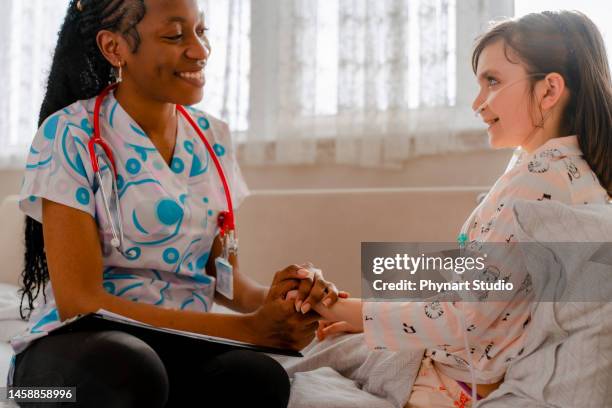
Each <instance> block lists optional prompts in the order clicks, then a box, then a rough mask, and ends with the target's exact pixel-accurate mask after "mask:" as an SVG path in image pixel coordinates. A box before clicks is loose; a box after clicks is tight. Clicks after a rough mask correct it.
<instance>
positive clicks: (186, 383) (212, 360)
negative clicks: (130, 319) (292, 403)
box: [13, 330, 289, 408]
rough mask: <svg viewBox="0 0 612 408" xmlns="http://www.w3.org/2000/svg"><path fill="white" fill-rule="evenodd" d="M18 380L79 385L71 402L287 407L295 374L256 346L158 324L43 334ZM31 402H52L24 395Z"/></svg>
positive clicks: (19, 366)
mask: <svg viewBox="0 0 612 408" xmlns="http://www.w3.org/2000/svg"><path fill="white" fill-rule="evenodd" d="M13 383H14V386H18V387H41V386H56V387H69V386H70V387H76V398H77V402H76V403H64V405H55V406H66V407H104V408H108V407H113V408H124V407H125V408H128V407H129V408H132V407H146V408H156V407H246V406H251V407H260V406H261V407H270V408H274V407H286V406H287V404H288V401H289V378H288V376H287V373H286V372H285V370H284V369H283V368H282V366H281V365H280V364H278V363H277V362H276V361H275V360H274V359H272V358H270V357H269V356H267V355H265V354H261V353H257V352H254V351H247V350H232V351H227V350H225V351H223V352H219V350H215V351H212V350H207V346H206V344H204V345H202V343H199V342H196V341H194V340H192V339H188V338H185V337H181V336H174V335H172V336H169V335H167V334H160V333H158V332H155V331H148V332H147V333H138V334H128V333H126V332H124V331H119V330H103V331H78V332H72V333H62V334H55V335H53V334H52V335H49V336H47V337H43V338H41V339H39V340H36V341H35V342H34V343H33V344H31V345H30V346H29V347H28V348H27V349H26V350H25V351H23V352H22V353H20V354H19V355H18V356H17V360H16V367H15V376H14V381H13ZM21 406H23V407H36V406H43V407H50V406H53V405H51V404H48V403H47V404H39V405H36V404H34V403H22V404H21Z"/></svg>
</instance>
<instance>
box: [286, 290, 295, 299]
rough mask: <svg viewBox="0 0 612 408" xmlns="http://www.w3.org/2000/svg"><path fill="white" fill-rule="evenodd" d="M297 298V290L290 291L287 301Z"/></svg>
mask: <svg viewBox="0 0 612 408" xmlns="http://www.w3.org/2000/svg"><path fill="white" fill-rule="evenodd" d="M297 296H298V291H297V289H294V290H290V291H289V292H287V297H286V299H287V300H293V299H296V298H297Z"/></svg>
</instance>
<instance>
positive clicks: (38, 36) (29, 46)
mask: <svg viewBox="0 0 612 408" xmlns="http://www.w3.org/2000/svg"><path fill="white" fill-rule="evenodd" d="M67 4H68V0H28V1H21V0H20V1H15V0H0V33H1V36H0V38H2V40H1V41H2V50H3V52H2V54H1V55H0V78H2V81H0V95H2V96H3V97H2V98H0V166H1V167H5V168H6V167H12V168H20V167H21V165H22V163H23V161H24V157H25V154H26V152H27V147H28V146H29V144H30V142H31V140H32V137H33V136H34V133H35V131H36V125H37V122H38V114H39V110H40V104H41V102H42V98H43V96H44V86H45V81H46V79H47V75H48V70H49V68H50V66H51V57H52V51H53V47H54V46H55V42H56V41H57V32H58V29H59V26H60V24H61V21H62V20H63V18H64V14H65V11H66V7H67Z"/></svg>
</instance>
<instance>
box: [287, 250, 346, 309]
mask: <svg viewBox="0 0 612 408" xmlns="http://www.w3.org/2000/svg"><path fill="white" fill-rule="evenodd" d="M300 266H301V267H302V268H305V269H307V270H309V271H310V276H308V278H305V279H302V280H301V281H300V285H299V287H298V291H297V296H296V297H295V310H296V312H301V313H302V314H305V313H308V312H309V311H310V310H311V309H312V307H313V305H316V304H319V303H320V304H322V305H324V306H326V307H329V306H331V305H333V304H334V303H336V302H337V301H338V298H339V297H344V296H343V295H344V292H338V289H337V288H336V285H334V284H333V283H331V282H328V281H326V280H325V279H323V274H322V273H321V270H320V269H317V268H315V267H314V265H313V264H312V263H310V262H307V263H305V264H303V265H300Z"/></svg>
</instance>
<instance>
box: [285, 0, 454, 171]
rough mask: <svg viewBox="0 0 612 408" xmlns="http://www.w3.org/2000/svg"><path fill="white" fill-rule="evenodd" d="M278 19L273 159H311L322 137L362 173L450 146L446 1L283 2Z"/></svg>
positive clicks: (450, 43) (450, 39)
mask: <svg viewBox="0 0 612 408" xmlns="http://www.w3.org/2000/svg"><path fill="white" fill-rule="evenodd" d="M280 13H281V15H280V27H281V30H280V32H281V33H282V35H281V36H280V41H279V67H280V68H279V71H280V72H279V89H280V95H279V109H278V129H277V144H276V149H275V152H274V153H275V155H274V156H275V157H274V158H275V159H276V161H279V162H287V163H299V162H316V161H319V160H320V159H321V152H320V150H321V149H320V148H319V147H318V146H321V145H322V143H321V139H327V140H329V139H331V140H333V144H332V145H331V146H332V151H331V154H332V156H333V158H334V160H335V161H336V162H338V163H350V164H360V165H366V166H368V165H371V166H380V165H382V166H395V165H398V163H399V162H401V161H402V160H404V159H407V158H409V157H413V156H415V155H420V154H427V153H435V152H438V151H447V150H455V149H456V148H457V146H456V143H454V141H455V139H454V132H455V130H456V129H457V124H456V123H455V120H454V113H455V110H454V109H452V107H453V106H454V104H455V100H454V91H455V88H454V84H455V59H456V55H455V28H454V27H455V26H454V23H455V4H454V1H453V0H337V1H334V0H290V1H284V2H282V3H280ZM328 154H329V152H328Z"/></svg>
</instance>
